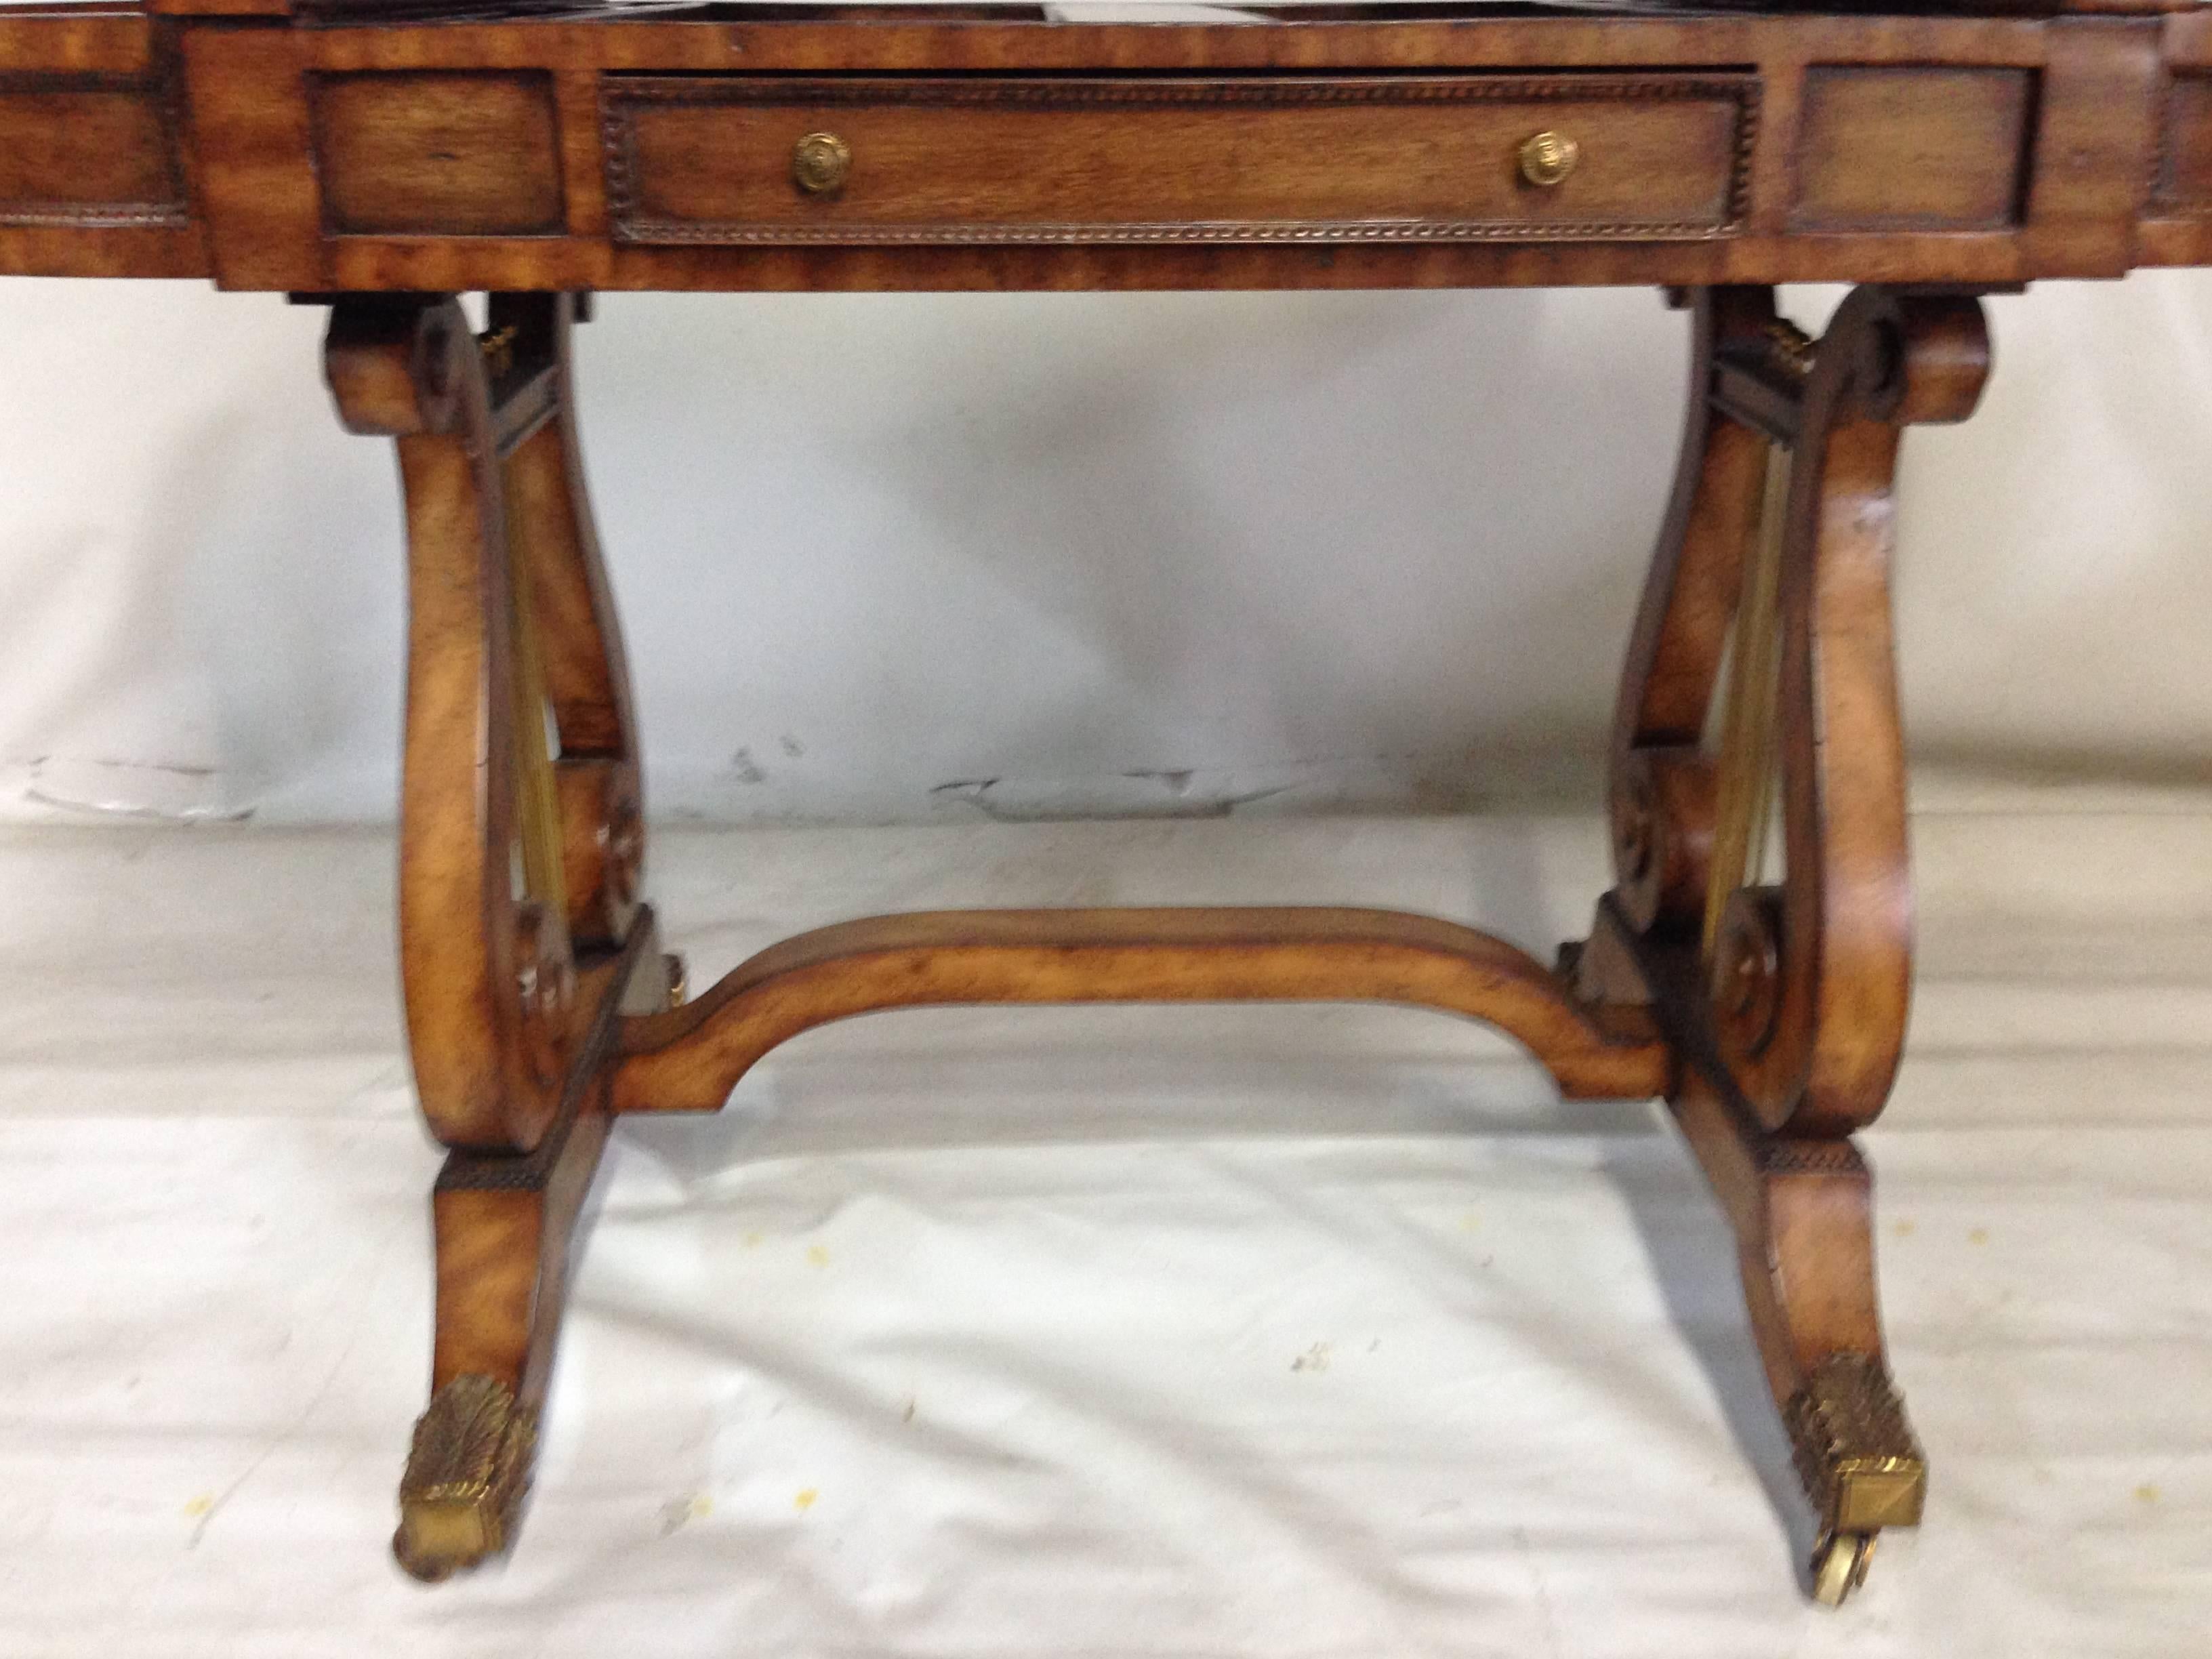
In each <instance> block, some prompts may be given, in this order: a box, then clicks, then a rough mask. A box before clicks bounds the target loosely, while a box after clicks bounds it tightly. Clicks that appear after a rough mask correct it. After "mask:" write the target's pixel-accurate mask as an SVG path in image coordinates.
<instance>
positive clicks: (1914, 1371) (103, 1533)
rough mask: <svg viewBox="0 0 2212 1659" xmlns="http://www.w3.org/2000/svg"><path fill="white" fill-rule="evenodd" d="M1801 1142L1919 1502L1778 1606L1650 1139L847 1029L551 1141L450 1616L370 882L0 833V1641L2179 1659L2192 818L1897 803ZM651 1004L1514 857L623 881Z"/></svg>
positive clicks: (1205, 1028) (983, 864) (2209, 1552)
mask: <svg viewBox="0 0 2212 1659" xmlns="http://www.w3.org/2000/svg"><path fill="white" fill-rule="evenodd" d="M1916 836H1917V850H1918V854H1919V859H1920V872H1921V877H1922V893H1923V953H1922V969H1923V971H1922V981H1921V989H1920V1000H1919V1003H1918V1012H1917V1024H1916V1026H1915V1035H1914V1047H1913V1052H1912V1054H1911V1058H1910V1060H1908V1063H1907V1066H1906V1069H1905V1075H1904V1079H1903V1081H1902V1083H1901V1085H1900V1087H1899V1092H1898V1096H1897V1097H1896V1101H1895V1104H1894V1107H1893V1110H1892V1111H1891V1113H1890V1115H1888V1116H1887V1118H1886V1119H1885V1120H1884V1121H1883V1123H1882V1125H1881V1127H1880V1128H1879V1129H1878V1131H1877V1132H1876V1133H1875V1134H1873V1135H1872V1136H1871V1137H1870V1138H1869V1139H1870V1146H1871V1151H1872V1153H1873V1156H1874V1158H1875V1162H1876V1164H1877V1167H1878V1171H1879V1176H1880V1188H1879V1196H1880V1203H1881V1209H1880V1218H1881V1220H1880V1225H1881V1250H1882V1264H1881V1265H1882V1286H1883V1291H1884V1293H1885V1297H1886V1301H1887V1313H1888V1325H1889V1332H1890V1336H1891V1340H1892V1344H1893V1359H1894V1364H1895V1369H1896V1371H1897V1374H1898V1376H1899V1381H1900V1383H1902V1385H1903V1387H1904V1389H1905V1394H1906V1397H1907V1400H1908V1402H1909V1404H1910V1407H1911V1413H1912V1415H1913V1417H1914V1419H1915V1421H1916V1424H1917V1428H1918V1430H1919V1431H1920V1434H1921V1437H1922V1438H1923V1441H1924V1442H1925V1443H1926V1445H1927V1448H1928V1450H1929V1455H1930V1458H1931V1460H1932V1465H1933V1470H1934V1477H1933V1485H1932V1489H1931V1494H1930V1501H1929V1510H1928V1516H1927V1523H1926V1525H1925V1527H1924V1528H1923V1530H1922V1532H1921V1534H1920V1535H1919V1536H1918V1537H1917V1539H1915V1538H1912V1537H1911V1535H1909V1534H1904V1535H1898V1534H1893V1535H1892V1537H1891V1538H1889V1539H1886V1540H1885V1541H1884V1545H1883V1548H1882V1552H1881V1556H1880V1558H1879V1559H1878V1560H1877V1561H1876V1563H1875V1571H1874V1575H1873V1577H1872V1580H1871V1582H1870V1583H1869V1587H1868V1589H1867V1590H1866V1591H1865V1592H1864V1594H1863V1596H1862V1597H1861V1598H1860V1599H1859V1600H1858V1601H1856V1602H1855V1603H1854V1604H1853V1605H1852V1606H1851V1607H1850V1608H1849V1609H1847V1610H1845V1611H1844V1612H1843V1613H1839V1614H1832V1613H1821V1612H1820V1611H1818V1610H1816V1609H1813V1608H1810V1607H1808V1606H1807V1605H1806V1604H1805V1603H1804V1602H1803V1601H1802V1600H1801V1597H1800V1593H1799V1590H1798V1588H1797V1584H1796V1570H1797V1564H1798V1558H1799V1556H1800V1554H1801V1553H1802V1549H1803V1547H1804V1544H1805V1528H1806V1526H1807V1518H1806V1516H1804V1514H1803V1512H1802V1507H1801V1505H1800V1503H1799V1500H1798V1499H1797V1498H1796V1495H1795V1486H1794V1482H1793V1480H1792V1479H1791V1477H1790V1474H1789V1470H1788V1460H1787V1455H1786V1451H1785V1448H1784V1442H1783V1439H1782V1437H1781V1434H1780V1432H1779V1430H1778V1427H1777V1425H1776V1424H1775V1422H1774V1420H1773V1418H1772V1415H1771V1411H1770V1408H1769V1407H1768V1405H1767V1403H1766V1401H1765V1396H1764V1391H1763V1385H1762V1384H1761V1383H1760V1380H1759V1376H1758V1373H1757V1370H1756V1366H1755V1363H1754V1360H1753V1354H1752V1350H1751V1346H1750V1343H1749V1340H1748V1337H1747V1333H1746V1330H1745V1327H1744V1322H1743V1316H1742V1312H1741V1302H1740V1300H1739V1295H1738V1291H1737V1287H1736V1284H1735V1268H1734V1263H1733V1260H1732V1253H1731V1247H1730V1243H1729V1236H1728V1234H1727V1232H1726V1231H1725V1230H1724V1228H1723V1225H1722V1223H1721V1221H1720V1220H1719V1218H1718V1217H1717V1213H1716V1212H1715V1210H1714V1208H1713V1206H1712V1205H1711V1202H1710V1200H1708V1198H1707V1196H1706V1194H1705V1191H1704V1189H1703V1188H1702V1186H1701V1184H1700V1182H1699V1176H1697V1174H1696V1172H1695V1170H1694V1168H1693V1167H1692V1164H1691V1163H1690V1161H1689V1159H1688V1157H1687V1155H1686V1152H1684V1151H1683V1150H1682V1149H1681V1148H1680V1146H1679V1145H1678V1144H1677V1142H1676V1141H1675V1140H1674V1138H1673V1135H1672V1133H1671V1131H1670V1130H1669V1129H1668V1128H1667V1127H1666V1126H1665V1123H1664V1121H1663V1119H1662V1117H1661V1116H1660V1115H1658V1114H1657V1113H1656V1111H1655V1110H1654V1109H1652V1108H1650V1107H1649V1106H1647V1105H1642V1104H1635V1105H1571V1106H1565V1107H1562V1106H1559V1105H1558V1104H1556V1103H1553V1101H1552V1100H1551V1098H1550V1091H1549V1090H1548V1088H1547V1085H1545V1083H1544V1082H1543V1080H1542V1079H1541V1077H1540V1076H1539V1075H1538V1074H1536V1073H1534V1071H1533V1069H1532V1068H1531V1067H1530V1066H1528V1065H1527V1064H1526V1063H1525V1062H1524V1061H1523V1060H1521V1059H1519V1058H1518V1057H1517V1056H1516V1054H1515V1052H1514V1051H1513V1050H1511V1049H1510V1048H1509V1047H1508V1046H1507V1045H1505V1044H1504V1042H1503V1041H1502V1040H1499V1039H1496V1038H1494V1037H1492V1036H1489V1035H1487V1034H1486V1033H1483V1032H1481V1031H1480V1030H1476V1029H1474V1028H1471V1027H1468V1026H1463V1025H1460V1024H1454V1023H1452V1022H1450V1021H1448V1020H1444V1019H1441V1018H1437V1017H1436V1016H1434V1015H1429V1014H1418V1013H1411V1012H1395V1011H1384V1010H1344V1009H1323V1010H1315V1009H1288V1010H1282V1009H1270V1010H1237V1011H1206V1010H1176V1011H1160V1010H1119V1009H1116V1010H1094V1011H1084V1012H1062V1011H1018V1012H994V1013H951V1012H933V1013H911V1014H905V1015H897V1016H885V1017H881V1018H875V1019H872V1020H866V1021H861V1022H858V1023H855V1024H848V1025H845V1026H842V1027H837V1028H834V1029H832V1030H826V1031H822V1032H817V1033H814V1034H811V1035H810V1036H806V1037H804V1038H802V1039H800V1040H799V1041H798V1042H794V1043H793V1044H791V1045H790V1046H789V1047H787V1048H785V1049H783V1050H781V1051H780V1052H779V1053H778V1054H775V1056H773V1057H771V1059H770V1060H769V1061H768V1062H767V1063H765V1064H764V1065H763V1066H762V1067H761V1068H760V1069H759V1070H758V1071H757V1073H755V1074H754V1075H753V1076H752V1077H751V1078H750V1079H748V1080H747V1081H746V1082H745V1084H744V1085H743V1087H742V1088H741V1089H740V1090H739V1091H738V1096H737V1098H736V1100H735V1102H734V1103H733V1104H732V1107H731V1108H730V1109H729V1110H728V1111H727V1112H726V1113H725V1114H724V1115H722V1116H721V1117H720V1118H719V1119H715V1120H712V1121H670V1122H664V1123H657V1124H652V1125H644V1124H639V1123H629V1124H625V1125H624V1126H623V1127H621V1128H620V1129H618V1131H617V1135H616V1138H615V1141H614V1145H613V1150H612V1152H611V1165H610V1169H609V1172H608V1175H607V1176H606V1178H605V1179H604V1180H603V1182H602V1185H601V1187H600V1188H599V1199H598V1201H597V1204H596V1214H595V1218H593V1219H592V1221H591V1223H590V1225H589V1230H588V1236H587V1238H586V1248H585V1249H584V1251H583V1254H582V1260H581V1266H580V1272H579V1273H578V1276H577V1278H576V1280H575V1283H574V1292H573V1299H572V1308H571V1314H570V1318H569V1322H568V1328H567V1330H566V1333H565V1336H564V1340H563V1345H562V1359H561V1364H560V1367H559V1370H558V1375H557V1376H556V1386H555V1389H554V1393H553V1397H552V1401H551V1406H550V1414H549V1418H548V1420H547V1422H546V1424H545V1430H544V1453H543V1457H542V1462H541V1465H540V1469H539V1478H538V1493H537V1497H536V1499H535V1501H534V1504H533V1505H532V1510H531V1512H530V1514H529V1516H528V1519H527V1522H526V1526H525V1527H524V1528H523V1532H522V1536H521V1541H520V1547H519V1548H518V1550H517V1552H516V1553H515V1554H514V1556H513V1559H512V1561H511V1562H510V1563H509V1564H508V1565H507V1566H505V1567H504V1568H503V1569H498V1570H494V1571H486V1572H483V1573H480V1574H478V1575H476V1576H475V1577H471V1578H469V1579H466V1580H463V1581H457V1582H455V1583H450V1584H447V1585H446V1586H444V1587H441V1588H439V1589H422V1588H420V1587H418V1586H416V1585H415V1584H413V1583H410V1582H409V1581H407V1580H405V1579H404V1578H403V1577H400V1575H399V1574H398V1572H397V1571H396V1570H395V1569H394V1568H393V1567H392V1565H390V1562H389V1559H388V1557H387V1556H386V1550H385V1545H386V1537H387V1535H388V1534H389V1532H390V1530H391V1526H392V1487H393V1483H394V1480H395V1478H396V1476H397V1474H398V1468H399V1464H400V1462H401V1457H402V1453H403V1450H404V1443H405V1439H406V1434H407V1429H408V1425H409V1423H410V1420H411V1419H412V1417H413V1415H414V1413H416V1411H417V1410H418V1409H419V1408H420V1407H421V1405H422V1392H423V1378H424V1374H425V1371H426V1369H427V1355H428V1294H429V1263H428V1227H427V1220H426V1215H427V1206H426V1195H427V1192H428V1186H429V1182H430V1181H431V1178H432V1176H433V1175H434V1173H435V1169H436V1164H437V1156H436V1152H435V1149H434V1148H433V1147H432V1146H431V1145H430V1144H429V1143H428V1140H427V1139H425V1137H424V1136H423V1134H422V1132H421V1131H420V1129H419V1128H418V1127H416V1120H415V1116H414V1111H413V1107H412V1104H411V1102H410V1096H409V1092H408V1085H407V1074H406V1069H405V1065H404V1058H403V1054H402V1050H401V1047H400V1041H399V1027H398V1016H397V1012H396V1007H395V1002H396V998H395V993H394V973H393V969H392V959H391V950H392V939H391V930H390V927H389V924H388V921H387V917H388V914H389V908H390V907H389V886H390V866H391V861H392V849H391V845H390V842H389V841H388V839H386V838H385V837H383V836H378V835H366V834H364V835H352V834H336V833H332V834H276V833H273V832H265V831H207V830H203V831H199V832H193V833H179V832H176V831H173V830H161V831H141V830H136V829H131V830H110V831H100V832H77V833H69V832H46V831H37V830H33V831H25V832H21V833H19V834H16V835H14V836H10V837H9V838H7V839H5V840H4V841H0V892H4V893H5V894H6V895H7V898H6V901H5V903H6V915H8V918H9V921H8V924H7V927H6V928H5V930H4V936H5V940H6V950H5V951H4V953H0V1655H5V1656H8V1659H15V1656H33V1655H35V1656H48V1655H54V1656H60V1655H76V1654H85V1655H93V1654H98V1655H102V1656H115V1655H129V1656H133V1659H138V1656H146V1659H154V1656H171V1655H175V1656H182V1655H210V1656H215V1655H220V1656H223V1659H253V1656H264V1655H266V1656H280V1655H281V1656H284V1659H309V1656H319V1655H346V1656H393V1659H398V1656H407V1659H416V1656H425V1659H428V1656H445V1655H457V1656H459V1655H465V1656H471V1659H475V1656H505V1655H516V1656H520V1655H545V1656H557V1655H578V1656H586V1655H587V1656H593V1659H599V1656H611V1655H625V1656H627V1655H658V1654H701V1655H707V1654H712V1655H716V1656H739V1655H750V1654H763V1655H766V1654H771V1653H772V1654H775V1655H778V1656H805V1655H817V1654H818V1655H832V1654H834V1655H861V1654H868V1655H876V1654H883V1655H921V1654H930V1655H959V1656H993V1655H1008V1656H1012V1655H1021V1656H1044V1655H1070V1656H1072V1655H1085V1656H1109V1655H1110V1656H1139V1655H1167V1654H1177V1655H1200V1654H1204V1655H1229V1654H1240V1655H1241V1654H1255V1655H1256V1654H1266V1655H1269V1656H1276V1659H1285V1656H1321V1655H1354V1654H1357V1655H1384V1654H1389V1655H1416V1654H1451V1655H1464V1656H1482V1655H1493V1654H1494V1655H1510V1656H1516V1659H1523V1656H1576V1659H1580V1656H1600V1655H1623V1656H1628V1655H1634V1656H1646V1655H1662V1656H1699V1659H1734V1656H1742V1659H1774V1656H1778V1655H1804V1656H1814V1655H1828V1654H1837V1655H1840V1654H1850V1655H1853V1656H1857V1659H1885V1656H1902V1655H1913V1656H1944V1659H1951V1656H1975V1655H1990V1656H1999V1655H2002V1656H2005V1659H2024V1656H2033V1655H2043V1654H2049V1655H2065V1656H2069V1659H2086V1656H2099V1655H2157V1656H2183V1655H2198V1654H2204V1653H2208V1652H2212V1198H2208V1190H2212V1088H2208V1083H2212V803H2205V802H2198V803H2196V804H2195V805H2182V806H2176V805H2173V804H2172V803H2170V802H2169V803H2167V804H2166V805H2165V806H2164V807H2163V808H2162V809H2161V810H2158V811H2126V812H2123V811H2075V812H2071V813H2063V814H2042V815H2033V816H2026V817H2015V816H2006V815H2000V814H1991V813H1986V812H1977V811H1951V812H1941V813H1935V814H1930V815H1923V817H1920V818H1919V819H1918V820H1917V827H1916ZM653 859H654V865H655V878H654V883H653V884H654V887H655V889H656V891H657V894H658V896H659V901H660V904H661V910H662V915H663V916H664V918H665V921H666V923H667V926H668V928H669V932H670V935H671V942H672V943H675V944H678V945H681V946H683V947H684V948H685V949H686V950H687V951H690V954H691V957H692V966H693V973H694V982H695V984H704V983H705V982H706V981H708V979H709V978H710V977H711V976H712V975H714V974H715V973H717V972H719V971H720V969H723V968H725V967H726V966H727V965H729V964H730V963H732V962H733V961H735V960H736V959H737V958H738V957H740V956H741V955H743V954H744V953H745V952H747V951H750V950H751V949H753V948H756V947H757V946H758V945H762V944H763V943H766V942H768V941H769V940H770V939H774V938H775V937H779V936H781V934H783V933H787V932H790V931H792V930H793V929H795V928H798V927H805V926H811V925H813V924H815V923H817V922H821V921H829V920H831V919H835V918H837V917H841V916H846V915H857V914H862V913H866V912H868V911H872V910H878V909H886V908H910V907H915V906H927V905H938V904H946V903H1099V902H1203V901H1208V900H1224V901H1231V902H1241V901H1276V902H1279V901H1281V900H1283V899H1285V898H1286V897H1296V898H1298V899H1301V900H1307V901H1311V902H1366V903H1384V904H1404V905H1408V906H1412V907H1413V908H1422V909H1428V910H1433V911H1437V912H1440V913H1443V914H1446V915H1455V916H1459V917H1463V918H1465V919H1468V920H1471V921H1480V922H1483V923H1486V924H1487V925H1492V926H1494V927H1498V929H1499V930H1500V931H1503V932H1505V933H1508V934H1509V935H1510V936H1513V937H1516V939H1520V940H1522V942H1525V943H1528V944H1529V945H1533V946H1536V947H1538V948H1540V949H1548V947H1549V945H1550V943H1551V942H1552V941H1553V940H1554V939H1558V938H1560V937H1565V936H1567V935H1570V934H1572V933H1576V932H1577V930H1578V929H1579V927H1581V925H1582V924H1583V921H1584V920H1585V919H1586V915H1587V906H1588V902H1589V897H1590V896H1591V895H1592V894H1594V893H1595V891H1596V890H1597V889H1598V887H1599V886H1600V885H1601V869H1600V860H1601V847H1600V836H1599V832H1598V829H1597V826H1596V824H1595V822H1585V821H1581V820H1572V821H1564V820H1553V821H1527V820H1523V821H1516V822H1500V821H1491V822H1477V821H1447V820H1398V821H1378V822H1370V823H1331V822H1294V821H1273V822H1261V823H1243V822H1229V823H1182V824H1158V823H1155V824H1091V825H1067V826H1054V827H1029V828H1011V827H1006V826H984V827H980V828H975V829H893V830H828V831H825V830H799V831H775V832H749V833H744V834H735V835H731V834H718V835H705V834H696V833H695V834H676V835H667V834H664V835H662V836H660V838H659V841H658V842H657V844H656V847H655V849H654V854H653Z"/></svg>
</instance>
